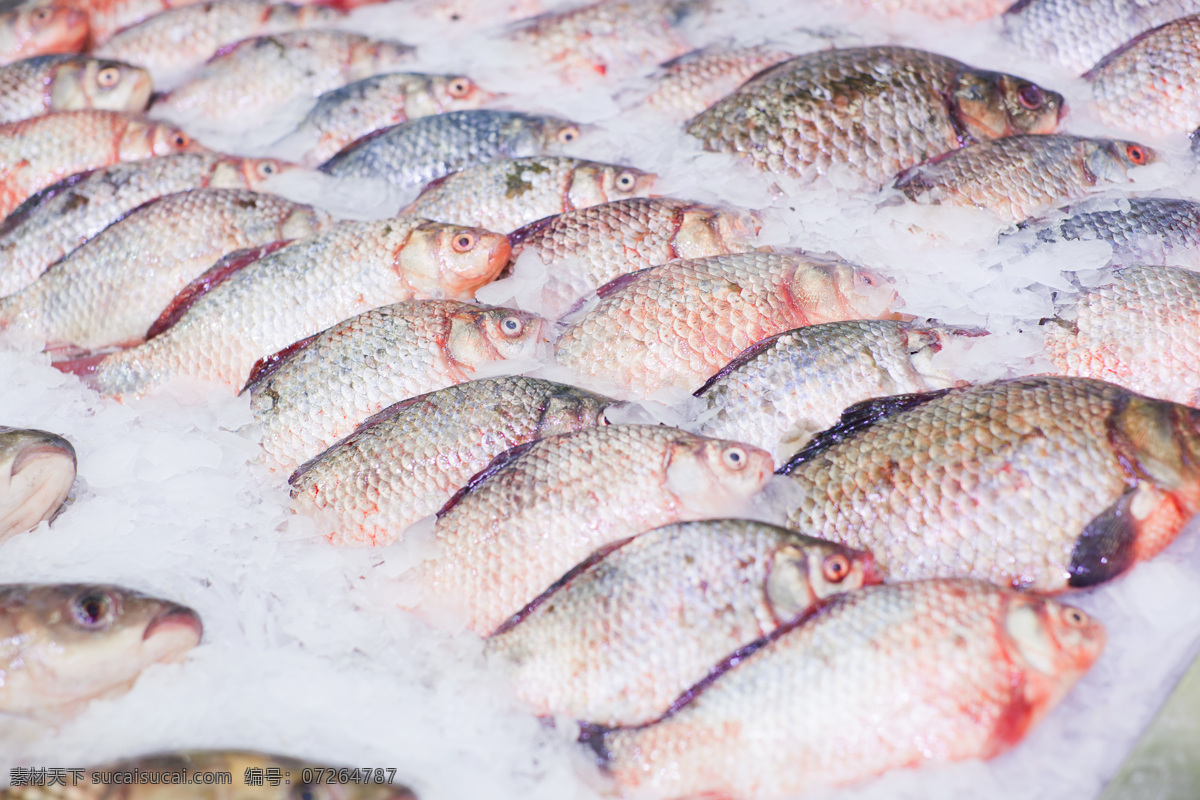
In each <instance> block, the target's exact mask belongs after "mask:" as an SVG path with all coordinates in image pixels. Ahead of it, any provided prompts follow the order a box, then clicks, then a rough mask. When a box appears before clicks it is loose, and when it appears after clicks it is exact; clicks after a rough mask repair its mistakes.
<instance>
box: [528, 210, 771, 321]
mask: <svg viewBox="0 0 1200 800" xmlns="http://www.w3.org/2000/svg"><path fill="white" fill-rule="evenodd" d="M758 229H759V224H758V220H757V219H755V218H754V216H753V215H751V214H749V213H745V212H741V211H736V210H734V209H727V208H718V207H715V206H707V205H702V204H701V203H693V202H691V201H688V200H673V199H671V198H667V197H633V198H630V199H628V200H615V201H613V202H611V203H602V204H600V205H598V206H591V207H589V208H581V209H578V210H576V211H566V212H564V213H562V214H558V215H557V216H553V217H547V218H546V219H542V220H538V221H537V222H533V223H530V224H529V225H526V226H524V227H522V228H519V229H517V230H515V231H513V232H512V234H510V235H509V241H511V242H512V244H513V258H517V257H518V256H520V255H521V254H522V253H524V252H526V251H532V252H534V253H536V254H537V256H538V259H539V260H540V262H541V263H542V264H545V265H546V268H547V270H546V271H547V273H548V275H547V277H546V282H545V284H544V285H543V287H542V289H541V303H542V305H541V309H540V310H541V311H542V313H544V314H545V315H546V316H548V317H559V316H562V315H563V314H565V313H567V312H568V311H570V310H571V307H572V305H574V303H575V302H576V301H577V300H578V299H579V298H581V297H583V296H584V295H585V294H587V293H588V292H591V291H594V290H596V289H597V288H599V287H600V286H603V285H604V284H606V283H608V282H609V281H611V280H613V279H614V278H618V277H620V276H621V275H625V274H627V273H630V272H636V271H637V270H640V269H645V268H646V267H657V266H661V265H663V264H665V263H667V262H668V261H673V260H674V259H677V258H704V257H706V256H717V255H726V254H729V253H743V252H746V251H749V250H754V249H755V245H754V238H755V236H756V235H757V234H758Z"/></svg>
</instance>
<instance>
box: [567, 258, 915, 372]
mask: <svg viewBox="0 0 1200 800" xmlns="http://www.w3.org/2000/svg"><path fill="white" fill-rule="evenodd" d="M599 298H600V302H599V304H598V305H596V306H595V307H594V308H592V309H591V310H589V311H584V312H582V313H581V315H580V316H578V317H577V318H571V319H570V327H568V328H567V329H566V330H565V331H563V333H562V335H561V336H560V337H559V338H558V341H557V342H556V343H555V352H554V357H555V361H556V362H557V363H558V364H560V365H561V366H564V367H567V368H568V369H570V370H572V371H574V372H575V373H576V374H577V375H580V376H590V377H592V378H597V379H602V380H607V381H612V382H613V383H615V384H616V385H618V386H620V387H622V388H624V389H627V390H628V391H630V392H633V393H634V394H636V395H638V396H647V395H651V394H653V393H654V392H658V391H661V390H663V389H676V390H679V389H682V390H686V391H687V392H689V393H690V392H692V391H695V389H696V388H697V387H698V386H700V385H701V384H703V383H704V382H705V381H707V380H708V378H709V377H711V376H712V375H713V374H714V373H716V372H718V371H719V370H720V369H721V368H722V367H724V366H725V365H726V364H728V363H729V362H730V360H732V359H733V358H734V356H736V355H737V354H738V353H741V352H742V351H743V350H745V349H746V348H747V347H749V346H750V345H752V344H754V343H756V342H760V341H762V340H763V339H765V338H767V337H768V336H773V335H775V334H776V333H781V332H783V331H786V330H791V329H792V328H797V327H800V326H803V325H814V324H816V323H819V322H834V321H838V320H847V319H874V318H879V317H884V316H887V315H889V314H890V311H889V307H890V306H891V304H892V303H893V302H894V301H895V300H896V292H895V290H894V289H893V288H892V286H891V284H890V283H889V282H888V281H886V280H885V279H884V278H882V277H881V276H880V275H878V274H877V273H875V272H872V271H870V270H866V269H862V268H861V267H855V266H853V265H851V264H847V263H846V262H844V261H840V260H838V259H834V258H826V257H818V256H813V255H809V254H806V253H799V252H792V253H739V254H734V255H728V256H713V257H711V258H700V259H695V260H682V261H673V262H670V263H668V264H664V265H663V266H661V267H650V268H648V269H644V270H640V271H639V272H634V273H631V274H629V275H622V276H621V277H620V278H617V279H616V280H614V281H612V282H611V283H608V284H606V285H605V286H602V287H601V288H600V291H599Z"/></svg>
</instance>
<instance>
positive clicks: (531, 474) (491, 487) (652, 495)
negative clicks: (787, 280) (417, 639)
mask: <svg viewBox="0 0 1200 800" xmlns="http://www.w3.org/2000/svg"><path fill="white" fill-rule="evenodd" d="M771 468H772V461H771V457H770V456H769V455H768V454H767V453H765V452H763V451H761V450H758V449H757V448H754V447H750V446H748V445H742V444H739V443H737V442H727V441H722V440H719V439H706V438H703V437H700V436H695V435H693V434H690V433H686V432H684V431H680V430H676V429H674V428H667V427H664V426H659V425H609V426H606V427H603V428H586V429H584V430H582V431H579V432H577V433H570V434H562V435H559V436H550V437H547V438H545V439H540V440H538V441H536V442H532V443H530V444H528V445H525V446H523V447H520V448H517V449H514V450H510V451H508V452H507V453H506V454H504V455H502V456H500V457H499V458H497V459H496V460H495V461H493V462H492V463H491V464H490V465H488V467H486V468H485V469H484V470H483V471H482V472H480V474H479V475H477V476H475V477H474V478H472V479H471V482H470V483H469V484H467V486H465V487H464V488H463V489H461V490H460V491H459V493H458V494H457V495H455V497H454V498H452V499H451V500H450V501H449V502H448V503H447V504H446V506H445V507H443V508H442V510H441V511H440V512H438V520H437V524H436V525H435V526H434V531H433V533H434V537H435V539H436V541H437V543H438V544H439V545H440V547H441V551H440V553H439V556H438V557H437V558H435V559H431V560H427V561H425V562H424V565H423V566H422V567H421V568H419V575H418V578H417V580H418V585H420V586H421V587H423V590H424V592H425V598H426V602H427V603H433V604H437V605H445V606H449V607H452V608H456V609H459V610H461V611H462V612H463V613H464V614H465V621H466V625H467V627H468V628H470V629H471V630H473V631H475V632H476V633H479V634H481V635H487V634H489V633H491V632H492V631H494V630H495V629H496V628H497V627H498V626H499V625H500V624H501V623H502V622H504V620H506V619H508V618H509V617H510V616H512V615H513V614H515V613H517V612H518V611H520V610H521V609H522V608H524V607H525V606H526V605H527V604H528V603H529V602H530V601H532V600H533V599H534V598H535V597H537V596H538V594H540V593H541V592H542V591H544V590H545V588H546V587H547V586H549V585H550V584H552V583H553V582H554V581H556V580H558V579H559V578H560V577H561V576H562V575H563V574H565V573H566V572H567V571H568V570H569V569H570V568H571V567H573V566H575V565H576V564H578V563H579V562H580V561H582V560H583V559H584V558H586V557H587V556H589V555H591V554H592V553H593V552H595V551H596V550H597V549H599V548H601V547H604V546H606V545H609V544H613V543H616V542H619V541H622V540H624V539H627V538H629V537H631V536H635V535H636V534H639V533H642V532H643V531H647V530H650V529H652V528H657V527H660V526H662V525H668V524H670V523H672V522H682V521H686V520H694V519H707V518H714V517H715V518H720V517H728V516H731V515H733V514H736V512H737V510H738V508H739V507H740V505H741V504H742V503H744V502H745V501H746V500H747V499H748V498H750V497H752V496H753V495H755V494H757V493H758V492H759V491H760V490H761V489H762V488H763V486H765V485H766V482H767V480H768V479H769V478H770V470H771ZM581 519H586V520H587V524H586V525H580V524H579V520H581Z"/></svg>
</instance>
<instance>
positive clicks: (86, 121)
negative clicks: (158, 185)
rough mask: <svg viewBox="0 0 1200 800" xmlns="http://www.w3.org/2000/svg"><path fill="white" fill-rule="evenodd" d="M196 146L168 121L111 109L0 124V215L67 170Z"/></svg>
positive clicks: (130, 159)
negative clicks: (141, 117) (154, 120)
mask: <svg viewBox="0 0 1200 800" xmlns="http://www.w3.org/2000/svg"><path fill="white" fill-rule="evenodd" d="M196 149H198V148H197V147H196V146H195V145H193V144H192V140H191V139H190V138H189V137H188V136H187V134H185V133H183V132H182V131H180V130H178V129H176V128H174V127H171V126H170V125H164V124H162V123H159V122H150V121H147V120H144V119H140V118H138V117H133V116H130V115H128V114H122V113H120V112H117V111H56V112H52V113H49V114H43V115H42V116H39V117H34V118H32V119H25V120H21V121H19V122H9V123H6V124H4V125H0V215H3V216H8V214H9V213H10V212H12V211H13V210H14V209H16V207H17V206H19V205H21V203H23V202H25V200H26V199H27V198H28V197H29V196H30V195H31V194H33V193H34V192H37V191H39V190H41V189H45V188H46V187H47V186H50V185H52V184H54V183H56V182H57V181H59V180H62V179H63V178H64V177H66V176H68V175H73V174H75V173H77V172H84V171H85V170H89V169H97V168H99V167H107V166H110V165H112V164H116V163H118V162H121V161H138V160H141V159H144V158H151V157H152V156H164V155H168V154H170V153H179V152H186V151H192V150H196Z"/></svg>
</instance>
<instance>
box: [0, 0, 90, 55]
mask: <svg viewBox="0 0 1200 800" xmlns="http://www.w3.org/2000/svg"><path fill="white" fill-rule="evenodd" d="M87 38H88V18H87V15H86V14H82V13H80V12H79V11H77V10H76V9H74V8H71V7H70V6H69V5H64V4H61V3H49V4H46V5H38V6H21V7H19V8H14V9H12V10H10V11H5V12H4V13H2V14H0V64H11V63H12V62H14V61H20V60H21V59H23V58H32V57H33V56H40V55H45V54H48V53H78V52H79V51H80V50H82V49H83V45H84V42H86V41H87Z"/></svg>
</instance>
